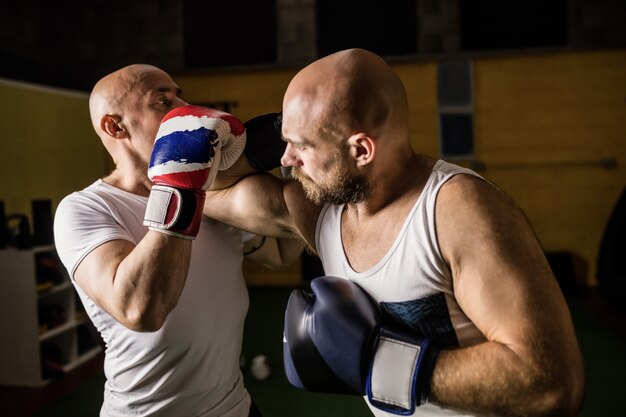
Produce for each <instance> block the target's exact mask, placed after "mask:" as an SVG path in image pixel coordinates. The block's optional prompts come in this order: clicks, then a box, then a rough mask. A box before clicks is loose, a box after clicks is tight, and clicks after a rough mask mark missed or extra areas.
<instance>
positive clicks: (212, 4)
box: [183, 0, 277, 68]
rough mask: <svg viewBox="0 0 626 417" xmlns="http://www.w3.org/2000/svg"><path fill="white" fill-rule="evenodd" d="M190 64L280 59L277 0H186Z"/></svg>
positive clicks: (248, 62) (186, 53)
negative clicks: (277, 37)
mask: <svg viewBox="0 0 626 417" xmlns="http://www.w3.org/2000/svg"><path fill="white" fill-rule="evenodd" d="M183 33H184V47H185V51H184V52H185V62H186V65H187V67H189V68H202V67H224V66H237V65H254V64H266V63H274V62H276V57H277V52H276V45H277V42H276V0H255V1H243V0H229V1H206V0H183Z"/></svg>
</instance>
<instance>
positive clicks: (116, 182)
mask: <svg viewBox="0 0 626 417" xmlns="http://www.w3.org/2000/svg"><path fill="white" fill-rule="evenodd" d="M102 181H104V182H105V183H107V184H109V185H112V186H113V187H116V188H119V189H121V190H124V191H128V192H129V193H133V194H137V195H141V196H144V197H147V196H149V195H150V190H151V189H152V182H151V181H150V179H148V176H147V174H146V171H145V170H140V169H132V170H124V169H122V168H121V167H119V166H118V167H116V168H115V169H114V170H113V172H111V173H110V174H109V175H107V176H106V177H104V178H102Z"/></svg>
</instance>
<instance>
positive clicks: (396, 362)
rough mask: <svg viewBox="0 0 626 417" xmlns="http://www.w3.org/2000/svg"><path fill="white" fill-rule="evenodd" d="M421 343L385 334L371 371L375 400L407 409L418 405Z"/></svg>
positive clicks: (380, 340) (373, 397)
mask: <svg viewBox="0 0 626 417" xmlns="http://www.w3.org/2000/svg"><path fill="white" fill-rule="evenodd" d="M420 350H421V348H420V346H418V345H414V344H411V343H407V342H403V341H401V340H395V339H390V338H387V337H381V338H380V339H379V342H378V348H377V349H376V353H375V355H374V362H373V364H372V370H371V381H370V383H371V400H374V401H377V402H378V403H381V404H382V405H383V406H384V405H389V406H392V407H393V408H396V407H399V408H402V409H405V410H412V409H414V408H415V384H416V379H417V362H418V359H419V355H420Z"/></svg>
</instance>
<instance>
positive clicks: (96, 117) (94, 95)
mask: <svg viewBox="0 0 626 417" xmlns="http://www.w3.org/2000/svg"><path fill="white" fill-rule="evenodd" d="M155 71H158V72H162V71H161V70H160V69H159V68H157V67H153V66H151V65H145V64H133V65H129V66H127V67H124V68H121V69H119V70H117V71H115V72H113V73H111V74H109V75H107V76H105V77H103V78H102V79H101V80H100V81H98V82H97V83H96V85H95V86H94V88H93V90H92V91H91V95H90V96H89V113H90V115H91V123H92V124H93V127H94V129H95V130H96V132H98V133H100V130H101V129H100V120H101V118H102V116H104V115H105V114H121V113H123V110H124V102H125V100H126V98H127V97H128V95H129V94H130V92H131V91H132V90H133V88H134V87H135V86H136V85H138V84H139V83H141V81H142V78H143V77H145V75H146V74H148V73H151V72H155Z"/></svg>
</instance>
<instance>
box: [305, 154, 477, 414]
mask: <svg viewBox="0 0 626 417" xmlns="http://www.w3.org/2000/svg"><path fill="white" fill-rule="evenodd" d="M457 174H469V175H474V176H477V177H479V176H478V174H476V173H475V172H473V171H470V170H468V169H465V168H462V167H459V166H456V165H453V164H449V163H446V162H444V161H437V163H436V164H435V166H434V167H433V170H432V172H431V174H430V177H429V178H428V180H427V182H426V184H425V186H424V189H423V191H422V193H421V194H420V196H419V198H418V199H417V201H416V202H415V205H414V206H413V208H412V210H411V212H410V213H409V215H408V216H407V218H406V219H405V221H404V224H403V226H402V229H401V230H400V232H399V233H398V236H397V237H396V240H395V242H394V243H393V245H392V246H391V248H390V249H389V251H388V252H387V254H386V255H385V256H384V257H383V258H382V259H381V260H380V261H379V262H378V263H377V264H376V265H374V266H373V267H372V268H370V269H369V270H367V271H364V272H356V271H355V270H354V269H352V267H351V266H350V263H349V262H348V259H347V257H346V255H345V252H344V250H343V243H342V241H341V213H342V212H343V206H337V205H327V206H325V207H324V208H323V209H322V212H321V213H320V216H319V219H318V222H317V229H316V234H315V244H316V247H317V251H318V255H319V257H320V259H321V260H322V265H323V267H324V273H325V274H326V275H330V276H336V277H341V278H346V279H349V280H351V281H354V282H356V283H357V284H359V285H360V286H361V287H362V288H363V289H365V291H367V292H368V293H369V294H370V295H371V296H372V297H373V298H374V299H375V300H376V301H378V303H379V304H380V307H381V309H382V311H383V315H384V316H386V317H387V318H388V319H389V320H393V321H396V322H397V323H399V324H401V325H402V326H404V327H405V328H406V329H408V330H412V331H414V332H415V334H417V335H420V336H423V337H429V338H431V339H433V340H435V341H436V342H437V343H438V345H439V346H441V347H444V348H446V347H447V348H453V347H458V346H468V345H473V344H477V343H480V342H482V341H484V340H485V338H484V336H483V334H482V333H481V332H480V331H479V330H478V329H477V328H476V326H475V325H474V324H473V323H472V322H471V321H470V320H469V318H467V316H466V315H465V314H464V313H463V311H462V310H461V308H460V307H459V305H458V303H457V301H456V299H455V297H454V291H453V288H452V274H451V273H450V270H449V269H448V266H447V265H446V263H445V261H444V260H443V257H442V255H441V252H440V250H439V243H438V241H437V233H436V229H435V200H436V198H437V193H438V192H439V189H440V188H441V186H442V185H443V184H444V183H445V182H446V181H448V180H449V179H450V178H452V177H453V176H454V175H457ZM479 178H480V177H479ZM368 405H370V404H369V402H368ZM370 408H371V410H372V412H373V413H374V414H375V415H376V416H378V417H382V416H392V415H393V414H390V413H386V412H383V411H381V410H379V409H377V408H375V407H373V406H371V405H370ZM413 415H415V416H443V415H455V416H458V415H460V414H459V413H456V412H453V411H450V410H444V409H441V408H439V407H437V406H435V405H433V404H425V405H423V406H420V407H417V408H416V411H415V413H414V414H413Z"/></svg>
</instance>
